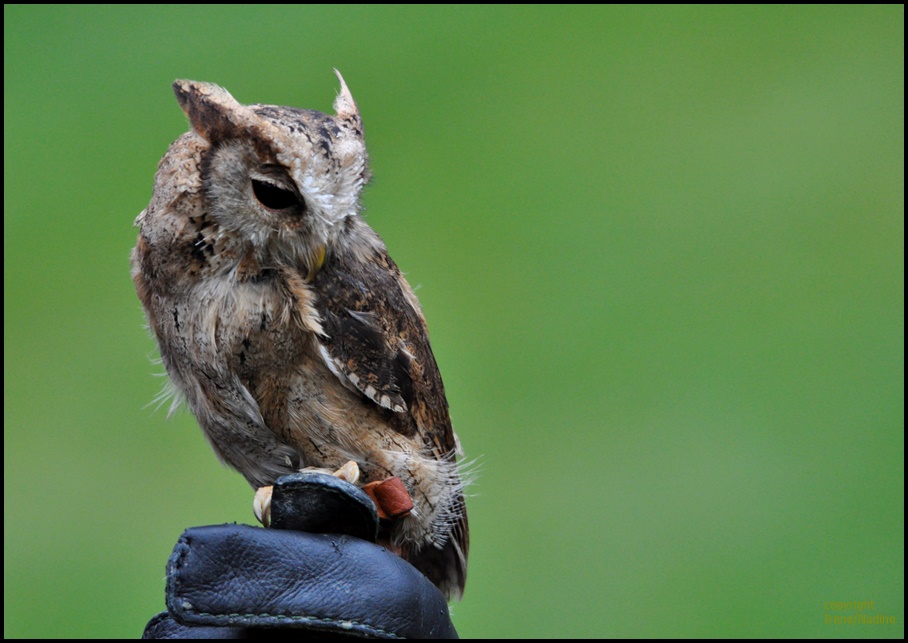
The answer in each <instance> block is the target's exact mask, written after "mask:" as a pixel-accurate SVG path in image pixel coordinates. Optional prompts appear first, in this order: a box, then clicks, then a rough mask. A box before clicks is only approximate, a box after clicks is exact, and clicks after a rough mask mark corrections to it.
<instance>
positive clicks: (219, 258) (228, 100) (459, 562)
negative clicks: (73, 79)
mask: <svg viewBox="0 0 908 643" xmlns="http://www.w3.org/2000/svg"><path fill="white" fill-rule="evenodd" d="M338 77H340V75H339V74H338ZM174 92H175V94H176V96H177V99H178V101H179V102H180V105H181V106H182V107H183V109H184V111H185V112H186V114H187V116H188V117H189V120H190V123H191V125H192V129H191V130H190V131H189V132H188V133H186V134H184V135H183V136H181V137H180V138H179V139H177V141H176V142H175V143H174V144H173V145H172V146H171V147H170V149H169V150H168V152H167V154H166V155H165V156H164V158H163V159H162V160H161V162H160V164H159V167H158V173H157V175H156V177H155V187H154V194H153V196H152V199H151V203H150V204H149V206H148V208H146V209H145V210H144V211H143V212H142V213H141V214H140V215H139V217H138V218H137V219H136V225H137V226H138V227H139V228H140V233H139V237H138V240H137V242H136V247H135V250H134V251H133V257H132V274H133V280H134V282H135V285H136V291H137V293H138V295H139V298H140V299H141V301H142V304H143V306H144V308H145V312H146V314H147V316H148V322H149V326H150V327H151V330H152V332H153V333H154V335H155V337H156V339H157V341H158V345H159V347H160V350H161V357H162V360H163V363H164V365H165V367H166V368H167V372H168V374H169V375H170V378H171V381H172V382H173V384H174V386H175V388H176V390H177V391H178V392H179V393H181V394H182V396H184V397H185V399H186V401H187V402H188V404H189V407H190V408H191V409H192V411H193V413H194V414H195V415H196V418H197V419H198V421H199V424H200V425H201V427H202V429H203V430H204V432H205V434H206V436H207V437H208V439H209V441H210V442H211V444H212V446H213V447H214V450H215V452H216V453H217V454H218V456H219V457H220V458H221V459H222V460H223V461H224V462H226V463H227V464H229V465H230V466H232V467H234V468H236V469H237V470H238V471H240V472H241V473H242V474H243V475H244V476H245V477H246V479H247V480H248V481H249V482H250V484H252V485H253V486H254V487H260V486H264V485H269V484H272V483H273V482H274V480H275V478H277V477H278V476H280V475H283V474H285V473H290V472H292V471H295V470H297V469H300V468H303V467H317V468H324V469H329V470H333V469H336V468H338V467H340V466H341V465H343V464H344V463H345V462H347V461H349V460H353V461H355V462H356V463H357V464H358V465H359V469H360V471H361V474H362V482H363V483H368V482H373V481H378V480H384V479H386V478H389V477H392V476H397V477H399V478H400V479H401V480H402V481H403V482H404V484H405V486H406V488H407V491H408V492H409V494H410V496H411V498H412V500H413V504H414V510H413V511H412V512H411V513H410V515H408V516H406V517H403V518H399V519H397V520H395V521H393V522H389V523H387V524H384V525H383V537H384V539H385V542H386V544H387V545H388V546H389V547H391V548H393V549H394V550H395V551H397V552H398V553H400V554H401V555H402V556H403V557H404V558H406V559H408V560H409V561H410V562H412V563H413V564H414V565H415V566H416V567H417V568H419V569H420V570H421V571H422V572H423V573H425V574H426V575H427V576H428V577H429V578H430V579H431V580H432V581H433V582H434V583H435V584H436V585H438V586H439V588H441V589H442V591H444V592H445V593H446V594H447V595H448V596H449V597H450V596H459V595H460V594H461V593H462V591H463V586H464V582H465V580H466V561H467V549H468V532H467V517H466V508H465V506H464V502H463V492H462V484H461V481H460V478H459V476H458V473H457V466H456V463H455V457H456V455H457V451H458V445H457V438H456V436H455V434H454V431H453V429H452V427H451V421H450V416H449V414H448V405H447V401H446V399H445V392H444V386H443V384H442V380H441V375H440V374H439V371H438V366H437V365H436V363H435V358H434V357H433V355H432V349H431V347H430V345H429V337H428V332H427V330H426V324H425V319H424V318H423V315H422V312H421V310H420V307H419V304H418V302H417V300H416V297H415V295H414V294H413V291H412V290H411V288H410V286H409V285H408V284H407V282H406V280H405V279H404V277H403V275H402V274H401V272H400V270H399V269H398V268H397V265H396V264H395V263H394V261H393V260H392V259H391V258H390V256H389V255H388V252H387V250H386V249H385V246H384V243H383V242H382V241H381V239H380V238H379V236H378V235H377V234H376V233H375V232H374V231H373V230H372V229H371V228H370V227H369V226H368V225H366V223H365V221H363V219H362V218H361V216H360V215H359V210H360V204H359V196H360V192H361V190H362V188H363V186H364V184H365V183H366V181H367V180H368V178H369V174H368V168H367V156H366V148H365V143H364V140H363V129H362V120H361V118H360V115H359V111H358V109H357V107H356V104H355V103H354V102H353V98H352V96H351V95H350V93H349V91H348V90H347V87H346V85H345V84H344V83H343V79H341V93H340V95H339V96H338V97H337V100H336V101H335V104H334V107H335V111H336V112H337V114H336V115H333V116H332V115H327V114H322V113H320V112H316V111H311V110H301V109H294V108H290V107H277V106H272V105H249V106H245V105H241V104H240V103H238V102H236V101H235V100H234V99H233V97H232V96H231V95H230V94H229V93H227V92H226V91H225V90H224V89H222V88H220V87H217V86H216V85H211V84H207V83H197V82H193V81H177V82H175V83H174Z"/></svg>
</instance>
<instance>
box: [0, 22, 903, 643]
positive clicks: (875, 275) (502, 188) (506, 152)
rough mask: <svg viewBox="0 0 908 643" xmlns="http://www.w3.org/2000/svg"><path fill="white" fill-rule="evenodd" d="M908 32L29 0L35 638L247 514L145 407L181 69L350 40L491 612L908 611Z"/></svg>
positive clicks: (204, 461)
mask: <svg viewBox="0 0 908 643" xmlns="http://www.w3.org/2000/svg"><path fill="white" fill-rule="evenodd" d="M903 57H904V8H903V7H901V6H899V7H809V8H805V7H799V8H795V7H792V8H779V7H771V8H757V7H743V8H728V7H725V8H692V7H677V8H665V7H659V8H653V7H648V8H627V7H625V8H607V7H606V8H593V7H590V8H585V7H584V8H578V7H564V8H553V7H547V8H545V7H492V8H477V7H472V8H449V7H444V8H436V7H431V8H430V7H415V8H412V7H411V8H402V7H393V8H388V7H368V8H364V7H356V8H353V7H273V6H256V7H248V6H247V7H243V6H236V7H229V8H228V7H174V6H165V7H154V8H149V7H126V8H124V7H46V8H45V7H29V6H21V5H20V6H9V5H7V6H5V8H4V182H5V190H4V199H3V205H4V215H5V216H4V222H3V230H4V288H5V290H4V306H5V313H6V314H5V317H4V351H5V354H4V395H5V398H4V484H5V488H4V633H5V635H6V636H41V637H57V636H63V637H66V636H85V637H95V636H100V637H112V636H116V637H120V636H125V637H131V636H137V635H139V634H140V633H141V631H142V628H143V626H144V624H145V622H146V620H147V619H148V618H149V617H151V616H152V615H153V614H154V613H156V612H157V611H159V610H161V609H163V606H164V603H163V592H164V564H165V562H166V560H167V557H168V555H169V554H170V551H171V548H172V547H173V545H174V543H175V541H176V539H177V537H178V536H179V534H180V532H181V531H182V530H183V529H184V528H185V527H188V526H191V525H202V524H211V523H220V522H226V521H242V522H252V521H253V519H252V515H251V502H252V493H251V491H250V489H249V488H248V487H247V485H246V483H245V482H244V481H243V480H242V479H241V478H240V476H239V475H238V474H236V473H233V472H231V471H228V470H226V469H224V468H223V467H221V466H220V465H219V464H218V462H217V461H216V459H215V457H214V455H213V454H212V453H211V451H210V449H209V447H208V445H207V443H206V442H205V441H204V439H203V437H202V435H201V433H200V431H199V430H198V428H197V427H196V425H195V421H194V420H193V418H192V416H191V415H190V414H189V413H186V412H184V413H182V414H179V415H177V416H176V417H175V418H174V419H171V420H169V421H168V420H166V419H165V412H164V411H163V410H158V411H155V410H154V408H153V407H152V406H146V405H147V404H148V403H149V401H151V400H152V399H153V398H154V397H155V395H156V394H157V392H158V391H159V390H160V388H161V384H162V380H161V379H159V378H156V377H155V376H154V373H157V372H160V370H161V367H160V366H155V365H153V364H152V363H151V362H150V360H149V357H151V356H153V355H154V352H155V351H154V346H153V342H152V340H151V339H150V338H149V336H148V335H147V333H146V332H145V331H144V330H143V328H142V324H143V315H142V311H141V308H140V306H139V302H138V300H137V298H136V296H135V293H134V291H133V287H132V283H131V281H130V279H129V265H128V257H129V252H130V249H131V247H132V245H133V243H134V241H135V235H136V231H135V230H134V228H133V227H132V222H133V219H134V218H135V216H136V215H137V214H138V213H139V211H140V210H142V208H144V207H145V205H146V204H147V202H148V199H149V197H150V194H151V186H152V177H153V174H154V171H155V166H156V163H157V161H158V159H159V158H160V157H161V156H162V155H163V153H164V152H165V150H166V149H167V146H168V145H169V143H170V142H171V141H172V140H174V139H175V138H176V137H177V136H178V135H179V134H180V133H182V132H183V131H185V130H186V129H187V125H186V121H185V118H184V116H183V114H182V112H181V111H180V109H179V107H178V106H177V103H176V101H175V99H174V97H173V94H172V92H171V90H170V83H171V81H172V80H173V79H174V78H180V77H185V78H192V79H198V80H206V81H214V82H217V83H220V84H222V85H224V86H225V87H227V88H228V89H229V90H230V91H231V92H232V93H233V94H234V95H235V96H236V97H237V98H238V99H239V100H240V101H242V102H265V103H276V104H283V105H293V106H299V107H307V108H314V109H321V110H329V109H330V107H331V103H332V100H333V98H334V96H335V94H336V92H337V88H338V83H337V80H336V79H335V77H334V74H333V73H332V71H331V70H332V68H333V67H337V68H338V69H340V70H341V71H342V72H343V73H344V76H345V78H346V80H347V82H348V84H349V85H350V88H351V90H352V92H353V95H354V96H355V97H356V100H357V101H358V103H359V105H360V108H361V110H362V113H363V116H364V119H365V123H366V135H367V141H368V144H369V146H370V150H371V154H372V160H373V169H374V173H375V177H376V178H375V181H374V183H373V185H372V186H371V187H370V188H369V190H368V192H367V194H366V197H365V204H366V208H367V216H368V220H369V222H370V223H371V225H372V226H373V227H374V228H376V230H378V232H379V233H380V234H381V235H382V236H383V237H384V239H385V241H386V243H387V245H388V247H389V249H390V251H391V253H392V255H393V256H394V258H395V259H396V260H397V262H398V263H399V264H400V265H401V267H402V268H403V269H404V270H405V271H406V272H407V275H408V278H409V280H410V282H411V283H413V284H414V285H415V286H418V290H417V293H418V295H419V297H420V299H421V301H422V303H423V307H424V309H425V313H426V316H427V318H428V321H429V326H430V329H431V332H432V340H433V347H434V349H435V353H436V356H437V359H438V362H439V364H440V365H441V368H442V373H443V375H444V377H445V384H446V386H447V390H448V396H449V401H450V405H451V409H452V414H453V418H454V422H455V426H456V427H457V429H458V433H459V435H460V437H461V440H462V442H463V444H464V447H465V449H466V451H467V455H468V457H470V458H476V459H478V461H479V464H478V475H477V481H476V483H475V485H473V487H472V492H473V496H472V497H471V498H470V500H469V507H470V526H471V545H472V546H471V557H470V577H469V583H468V585H467V591H466V595H465V597H464V600H463V602H462V603H460V604H458V605H456V606H455V607H454V619H455V623H456V625H457V627H458V629H459V631H460V633H461V635H463V636H466V637H485V636H490V637H498V636H510V637H524V636H529V637H534V636H561V637H568V636H570V637H575V636H581V637H582V636H610V637H625V636H691V637H700V636H705V637H719V636H781V635H789V636H806V637H825V636H829V637H852V636H867V637H870V636H873V637H878V636H882V637H895V638H901V637H902V636H903V635H904V625H903V617H904V491H903V487H904V434H903V420H904V394H903V384H904V343H903V330H904V314H903V304H904V291H903V288H904V223H903V213H904V183H903V172H904V142H903V137H904V62H903ZM853 600H864V601H871V600H872V601H874V611H873V612H871V615H876V616H880V615H882V616H893V617H895V618H896V621H897V623H896V624H895V625H860V626H859V625H850V626H849V625H829V624H825V623H824V620H825V617H826V615H827V614H833V613H834V612H831V611H830V610H829V609H827V608H826V607H824V603H825V602H827V601H853ZM836 614H838V615H842V614H843V613H842V612H838V613H836Z"/></svg>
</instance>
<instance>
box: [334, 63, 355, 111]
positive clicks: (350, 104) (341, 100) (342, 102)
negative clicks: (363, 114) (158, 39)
mask: <svg viewBox="0 0 908 643" xmlns="http://www.w3.org/2000/svg"><path fill="white" fill-rule="evenodd" d="M334 73H335V74H336V75H337V79H338V80H339V81H340V84H341V88H340V93H338V95H337V98H335V99H334V112H335V113H336V114H337V115H338V116H340V117H342V118H343V117H347V118H352V119H353V120H356V121H359V120H360V116H359V107H357V106H356V101H354V100H353V94H351V93H350V89H349V88H348V87H347V83H345V82H344V77H343V76H341V73H340V72H339V71H337V70H336V69H335V70H334Z"/></svg>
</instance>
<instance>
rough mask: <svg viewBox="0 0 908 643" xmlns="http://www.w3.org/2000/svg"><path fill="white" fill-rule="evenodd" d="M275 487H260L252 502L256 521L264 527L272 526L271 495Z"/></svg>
mask: <svg viewBox="0 0 908 643" xmlns="http://www.w3.org/2000/svg"><path fill="white" fill-rule="evenodd" d="M272 491H274V487H272V486H267V487H259V488H258V489H257V490H256V492H255V498H254V499H253V501H252V511H253V513H254V514H255V517H256V519H257V520H258V521H259V522H260V523H262V526H263V527H268V526H269V525H270V524H271V493H272Z"/></svg>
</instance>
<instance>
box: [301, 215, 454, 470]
mask: <svg viewBox="0 0 908 643" xmlns="http://www.w3.org/2000/svg"><path fill="white" fill-rule="evenodd" d="M351 225H355V226H356V228H353V229H351V239H352V240H360V241H362V243H357V244H350V245H346V246H343V245H341V247H337V248H334V249H332V250H329V254H328V256H327V257H326V259H325V262H324V264H323V266H322V268H321V269H320V270H319V272H318V273H317V274H316V275H315V277H314V278H313V280H312V282H311V286H312V288H313V290H314V291H315V292H316V294H317V297H316V301H315V308H316V310H317V311H318V313H319V316H320V317H321V324H322V328H323V330H324V335H323V336H322V337H320V338H319V341H320V346H321V353H322V357H323V359H324V360H325V363H326V364H327V365H328V367H329V368H330V369H331V370H332V371H333V372H334V373H335V374H336V375H337V376H338V377H339V378H340V379H341V380H342V381H344V382H345V383H346V384H347V385H348V386H352V387H353V388H355V389H356V390H358V391H360V392H362V393H363V394H364V395H365V396H366V397H368V398H369V399H370V400H372V401H373V402H375V404H378V405H379V406H381V407H383V408H385V409H389V410H390V411H392V412H393V418H394V422H393V425H394V426H395V428H396V429H397V430H398V431H400V432H401V433H403V434H405V435H413V434H414V433H416V432H420V433H421V435H422V439H423V443H424V444H425V445H426V446H427V447H429V448H430V449H431V450H432V451H433V452H434V453H435V455H436V457H439V458H442V457H451V456H453V452H454V451H455V449H456V440H455V438H454V432H453V429H452V428H451V420H450V416H449V414H448V403H447V400H446V398H445V391H444V385H443V384H442V380H441V374H440V373H439V371H438V366H437V364H436V363H435V357H434V355H433V354H432V348H431V346H430V345H429V336H428V332H427V330H426V323H425V319H424V318H423V316H422V312H421V311H420V309H419V304H418V303H417V301H416V297H415V295H413V292H412V290H411V289H410V286H409V285H408V284H407V282H406V280H405V279H404V277H403V275H402V274H401V272H400V270H399V269H398V267H397V265H396V264H395V263H394V261H393V260H392V259H391V257H389V256H388V253H387V251H386V250H385V248H384V245H383V244H382V243H381V240H380V239H379V238H378V236H377V235H376V234H375V233H374V232H373V231H372V230H371V229H369V228H368V227H366V225H365V223H364V222H361V221H358V222H355V223H353V222H351Z"/></svg>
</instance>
